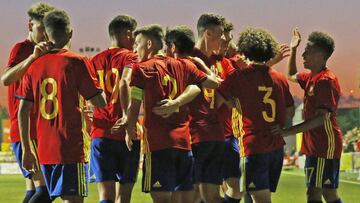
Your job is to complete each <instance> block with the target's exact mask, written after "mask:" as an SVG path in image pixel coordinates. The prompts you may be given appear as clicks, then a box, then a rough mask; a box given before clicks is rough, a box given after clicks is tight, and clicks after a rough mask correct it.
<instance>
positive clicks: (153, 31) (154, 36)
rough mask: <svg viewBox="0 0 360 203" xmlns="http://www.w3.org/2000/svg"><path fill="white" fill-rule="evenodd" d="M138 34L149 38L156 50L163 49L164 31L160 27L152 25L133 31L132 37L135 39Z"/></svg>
mask: <svg viewBox="0 0 360 203" xmlns="http://www.w3.org/2000/svg"><path fill="white" fill-rule="evenodd" d="M139 34H143V35H145V36H146V37H149V38H150V39H151V40H152V41H153V43H154V44H155V45H156V46H157V49H158V50H160V49H162V48H163V46H164V43H163V39H164V31H163V29H162V28H161V26H160V25H157V24H152V25H147V26H144V27H141V28H138V29H136V30H135V31H134V37H136V36H137V35H139Z"/></svg>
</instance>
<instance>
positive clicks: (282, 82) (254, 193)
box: [219, 28, 294, 203]
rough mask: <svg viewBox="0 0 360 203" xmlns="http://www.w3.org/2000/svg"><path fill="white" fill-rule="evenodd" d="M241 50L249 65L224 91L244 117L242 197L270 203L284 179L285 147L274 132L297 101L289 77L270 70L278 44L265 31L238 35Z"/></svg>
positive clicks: (233, 75) (227, 81) (241, 124)
mask: <svg viewBox="0 0 360 203" xmlns="http://www.w3.org/2000/svg"><path fill="white" fill-rule="evenodd" d="M237 45H238V48H239V51H240V52H241V53H243V55H244V57H245V59H246V61H247V63H248V64H249V65H248V66H246V67H243V68H239V67H238V68H236V70H235V71H234V72H233V73H231V74H230V75H229V76H228V77H227V78H226V79H225V80H224V81H223V82H222V84H221V85H220V87H219V92H220V93H221V94H222V95H223V96H224V98H226V99H230V98H235V101H236V102H235V104H236V108H237V110H238V111H239V112H240V113H239V116H238V120H234V119H233V122H238V129H237V131H238V132H239V134H240V138H239V142H240V150H241V151H240V155H241V160H240V162H241V178H240V189H241V192H245V191H246V192H249V193H250V195H251V197H252V199H253V201H254V202H255V203H256V202H271V192H275V190H276V187H277V183H278V180H279V178H280V173H281V168H282V160H283V146H284V144H285V142H284V140H283V138H282V137H281V136H280V135H273V134H272V133H271V129H272V128H271V127H272V126H274V125H276V124H278V125H280V126H283V125H284V124H285V121H286V119H287V118H290V117H292V115H293V113H294V107H293V105H294V101H293V98H292V96H291V94H290V92H289V86H288V83H287V80H286V77H285V76H283V75H282V74H280V73H279V72H277V71H275V70H274V69H272V68H271V67H268V66H267V65H266V62H267V61H269V60H270V59H271V58H273V57H274V56H275V55H276V53H277V47H278V45H277V42H276V41H275V39H274V38H273V37H272V36H271V34H270V33H268V32H267V31H265V30H263V29H256V28H248V29H246V30H245V31H243V32H242V33H240V37H239V41H238V44H237Z"/></svg>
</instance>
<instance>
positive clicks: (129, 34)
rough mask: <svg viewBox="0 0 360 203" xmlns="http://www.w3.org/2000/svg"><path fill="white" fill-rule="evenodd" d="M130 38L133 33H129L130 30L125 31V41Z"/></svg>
mask: <svg viewBox="0 0 360 203" xmlns="http://www.w3.org/2000/svg"><path fill="white" fill-rule="evenodd" d="M132 36H133V33H132V32H131V30H127V31H126V37H127V39H129V40H130V39H131V38H132Z"/></svg>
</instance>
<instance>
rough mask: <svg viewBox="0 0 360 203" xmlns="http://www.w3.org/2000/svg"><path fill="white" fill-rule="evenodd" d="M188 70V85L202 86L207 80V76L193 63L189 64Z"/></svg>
mask: <svg viewBox="0 0 360 203" xmlns="http://www.w3.org/2000/svg"><path fill="white" fill-rule="evenodd" d="M187 70H188V78H187V84H196V85H200V84H201V83H202V82H203V81H205V80H206V78H207V75H206V74H205V73H203V72H202V71H200V70H199V69H197V67H196V66H195V64H193V63H187Z"/></svg>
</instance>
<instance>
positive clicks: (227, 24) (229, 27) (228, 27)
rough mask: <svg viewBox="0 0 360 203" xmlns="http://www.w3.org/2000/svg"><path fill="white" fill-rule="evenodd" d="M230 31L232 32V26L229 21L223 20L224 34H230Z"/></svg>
mask: <svg viewBox="0 0 360 203" xmlns="http://www.w3.org/2000/svg"><path fill="white" fill-rule="evenodd" d="M232 30H234V25H233V24H232V23H231V22H230V21H228V20H225V22H224V32H230V31H232Z"/></svg>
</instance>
